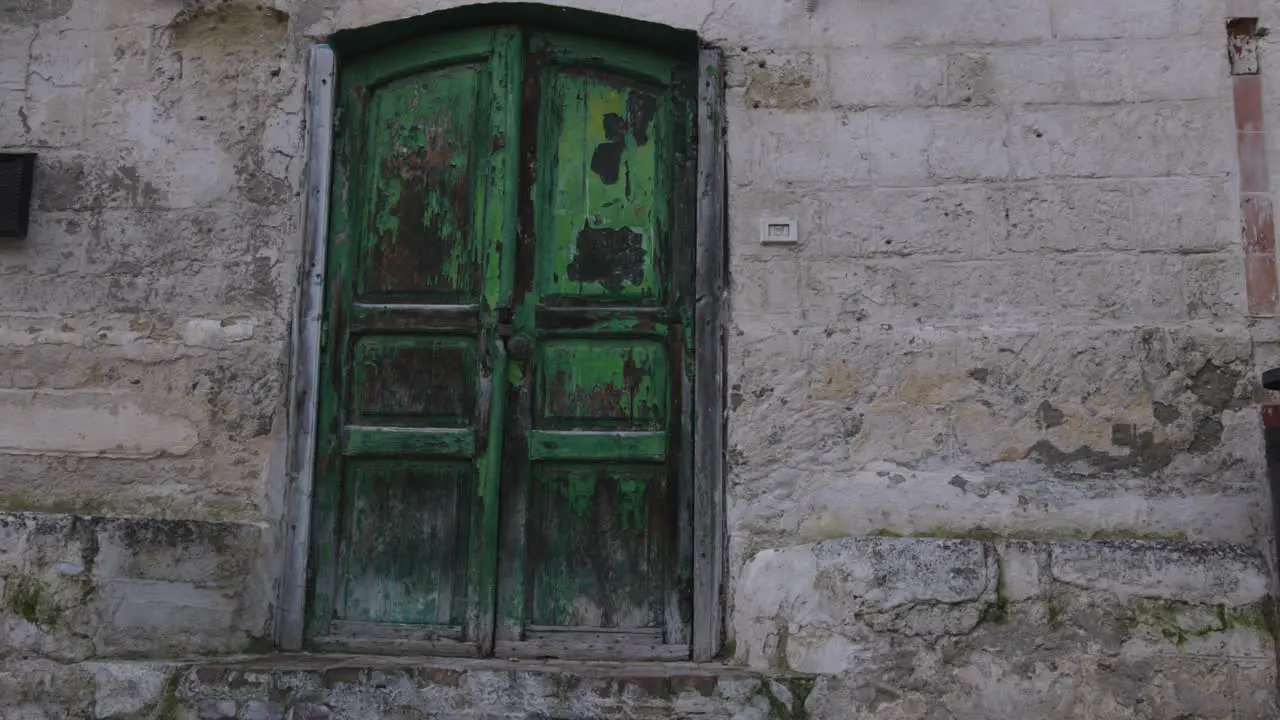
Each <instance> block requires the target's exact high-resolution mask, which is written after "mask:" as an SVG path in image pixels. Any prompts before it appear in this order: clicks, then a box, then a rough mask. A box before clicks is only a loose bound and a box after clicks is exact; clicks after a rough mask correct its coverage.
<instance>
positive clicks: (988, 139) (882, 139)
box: [870, 108, 1009, 185]
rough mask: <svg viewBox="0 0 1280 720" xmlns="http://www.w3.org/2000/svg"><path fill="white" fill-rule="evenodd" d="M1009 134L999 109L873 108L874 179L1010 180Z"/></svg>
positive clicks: (902, 181) (887, 181) (904, 181)
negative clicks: (890, 109) (892, 109)
mask: <svg viewBox="0 0 1280 720" xmlns="http://www.w3.org/2000/svg"><path fill="white" fill-rule="evenodd" d="M1007 131H1008V125H1007V122H1006V119H1005V111H1004V110H1003V109H1000V108H972V109H951V108H938V109H934V110H927V111H921V110H903V111H886V110H874V111H872V112H871V113H870V143H871V176H872V177H873V178H874V179H875V181H876V182H877V183H881V184H889V185H900V184H923V183H930V182H940V181H946V180H992V179H1006V178H1007V177H1008V175H1009V155H1008V139H1007V136H1006V133H1007Z"/></svg>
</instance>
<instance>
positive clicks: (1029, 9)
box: [822, 0, 1051, 46]
mask: <svg viewBox="0 0 1280 720" xmlns="http://www.w3.org/2000/svg"><path fill="white" fill-rule="evenodd" d="M920 11H921V9H920V8H919V7H912V6H910V5H903V4H901V3H879V2H874V1H873V0H861V1H860V2H839V3H837V2H831V3H829V4H827V5H825V6H824V7H823V9H822V15H823V20H825V22H824V23H823V24H824V25H825V27H826V30H827V35H828V37H829V38H830V39H831V40H833V41H835V42H836V43H840V44H845V43H849V44H854V43H853V42H851V41H848V40H843V39H842V38H841V33H842V31H843V30H845V29H846V28H856V27H858V26H859V25H870V26H871V27H872V28H873V29H874V33H875V34H874V38H875V40H874V41H875V42H876V43H877V44H882V45H889V46H894V45H930V44H951V43H957V44H959V43H964V44H985V43H1016V42H1027V41H1034V40H1038V39H1045V38H1048V37H1050V34H1051V29H1050V22H1049V15H1050V13H1049V2H1048V0H958V1H957V2H953V3H946V4H940V5H935V6H930V7H929V11H928V12H929V20H928V22H921V16H920Z"/></svg>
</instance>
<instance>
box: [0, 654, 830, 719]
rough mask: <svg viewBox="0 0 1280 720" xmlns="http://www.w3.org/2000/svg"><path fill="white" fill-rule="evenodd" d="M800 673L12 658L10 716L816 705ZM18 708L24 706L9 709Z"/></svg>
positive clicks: (687, 667)
mask: <svg viewBox="0 0 1280 720" xmlns="http://www.w3.org/2000/svg"><path fill="white" fill-rule="evenodd" d="M812 686H813V681H812V679H810V678H807V677H804V676H799V675H794V674H792V675H788V674H780V673H768V672H755V671H749V670H744V669H739V668H731V667H726V666H721V665H709V664H707V665H704V664H695V663H652V664H643V665H632V664H620V663H604V662H598V663H597V662H567V661H549V660H548V661H510V660H472V659H448V658H439V659H437V658H389V657H369V656H339V655H305V654H302V655H278V656H268V657H255V658H240V659H231V660H226V661H214V662H197V663H149V662H101V663H96V662H87V663H78V664H74V665H58V664H55V663H51V662H49V661H19V662H10V663H7V664H4V665H0V698H11V699H14V700H11V701H10V703H12V704H9V705H8V707H7V708H5V707H3V706H0V717H5V718H8V717H21V718H63V717H74V718H94V719H95V720H107V719H109V718H110V719H117V720H123V719H126V718H129V719H138V720H141V719H143V718H146V719H148V720H232V719H233V718H234V719H236V720H286V719H287V720H376V719H378V718H394V719H395V720H411V719H414V720H416V719H424V720H425V719H427V718H431V719H440V720H444V719H446V718H457V719H459V720H461V719H462V718H485V719H486V720H497V719H499V718H501V719H503V720H507V719H512V720H514V719H516V718H519V719H520V720H535V719H540V720H553V719H554V720H588V719H592V720H594V719H597V718H598V719H600V720H606V719H608V720H613V719H619V720H621V719H622V718H627V719H632V718H634V719H636V720H666V719H669V718H700V719H706V720H713V719H719V718H725V719H729V718H738V719H741V720H748V719H752V718H758V719H760V720H764V719H766V718H778V719H781V720H791V719H793V718H794V719H796V720H798V719H799V718H803V717H806V716H805V714H804V710H803V707H804V702H805V699H806V697H807V695H808V693H809V691H810V689H811V688H812ZM8 712H12V713H16V714H14V715H9V714H5V713H8Z"/></svg>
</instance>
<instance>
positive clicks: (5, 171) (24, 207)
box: [0, 153, 36, 238]
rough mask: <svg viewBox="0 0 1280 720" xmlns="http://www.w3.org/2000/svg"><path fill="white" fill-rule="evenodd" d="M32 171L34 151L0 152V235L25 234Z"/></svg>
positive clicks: (5, 236) (28, 216) (18, 235)
mask: <svg viewBox="0 0 1280 720" xmlns="http://www.w3.org/2000/svg"><path fill="white" fill-rule="evenodd" d="M35 170H36V154H35V153H0V238H24V237H26V236H27V221H28V219H29V218H30V216H31V186H32V179H33V177H34V176H35Z"/></svg>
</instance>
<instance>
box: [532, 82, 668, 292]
mask: <svg viewBox="0 0 1280 720" xmlns="http://www.w3.org/2000/svg"><path fill="white" fill-rule="evenodd" d="M664 101H665V98H662V99H660V98H659V97H656V96H655V95H654V94H653V93H652V92H650V91H648V89H647V88H646V87H643V86H641V87H637V83H636V81H634V80H633V79H631V78H629V77H626V76H623V75H618V74H613V73H608V72H601V71H600V70H597V69H594V68H591V69H588V68H584V67H582V66H578V67H574V66H572V65H571V66H567V67H564V68H562V69H558V70H555V71H552V72H548V73H547V75H546V84H545V85H544V87H543V107H544V108H545V109H546V111H547V114H546V115H545V116H544V117H543V118H542V120H543V122H544V123H545V125H544V126H543V128H544V133H545V134H543V135H542V138H544V139H545V140H546V143H547V146H548V147H547V149H548V150H551V152H549V153H548V152H546V151H544V150H539V160H540V161H541V162H542V164H543V170H544V172H545V173H546V174H545V175H544V176H543V177H540V178H539V182H540V183H543V184H545V185H546V186H547V187H546V192H547V195H548V197H547V198H546V206H545V208H544V211H545V212H546V214H547V215H548V217H547V219H546V222H547V225H546V226H545V227H546V230H547V231H548V233H549V235H548V236H549V237H550V238H554V240H553V241H551V242H539V243H538V271H537V291H538V294H539V296H540V297H541V298H542V299H543V301H544V302H546V303H548V304H555V303H556V302H557V301H560V302H575V303H588V302H601V301H625V302H628V303H636V302H637V301H639V302H642V303H644V304H655V303H657V302H660V300H661V296H662V291H663V287H662V283H661V281H660V270H659V267H658V265H659V262H660V260H661V251H662V250H663V248H662V241H663V239H664V238H663V235H662V229H661V227H660V222H661V221H663V220H664V219H665V217H664V216H665V215H666V212H665V211H666V207H665V204H664V203H662V202H659V198H661V197H662V195H663V192H662V188H660V187H659V182H660V178H659V172H658V170H659V167H658V166H659V165H660V164H661V163H662V159H663V158H661V157H660V156H661V155H663V152H662V151H663V150H666V149H668V148H665V147H663V145H664V143H663V142H662V140H663V138H660V137H655V136H656V135H659V134H660V133H659V129H658V127H657V125H658V124H659V122H660V121H661V120H664V119H665V118H658V117H655V115H656V112H657V111H658V110H659V109H660V108H659V104H660V102H661V103H663V104H665V102H664ZM661 109H663V110H666V108H665V107H664V108H661Z"/></svg>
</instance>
